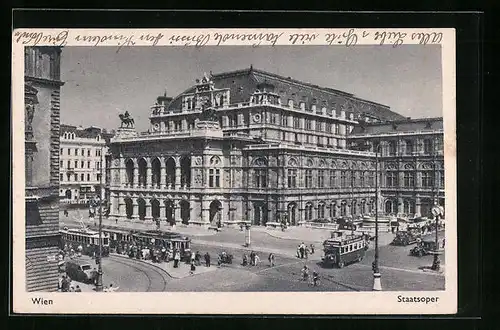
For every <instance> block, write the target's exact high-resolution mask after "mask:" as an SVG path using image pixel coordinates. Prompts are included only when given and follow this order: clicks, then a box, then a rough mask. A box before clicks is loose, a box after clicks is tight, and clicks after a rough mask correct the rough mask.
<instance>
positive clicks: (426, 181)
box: [422, 171, 434, 188]
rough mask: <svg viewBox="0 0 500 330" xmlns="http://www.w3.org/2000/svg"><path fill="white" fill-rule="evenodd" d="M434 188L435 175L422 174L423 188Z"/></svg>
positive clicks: (425, 172) (428, 172)
mask: <svg viewBox="0 0 500 330" xmlns="http://www.w3.org/2000/svg"><path fill="white" fill-rule="evenodd" d="M433 186H434V173H433V172H432V171H424V172H422V187H424V188H431V187H433Z"/></svg>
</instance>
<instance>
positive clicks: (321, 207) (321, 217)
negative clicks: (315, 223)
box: [318, 202, 325, 219]
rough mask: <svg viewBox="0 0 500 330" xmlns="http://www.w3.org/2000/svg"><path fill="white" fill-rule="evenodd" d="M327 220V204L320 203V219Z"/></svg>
mask: <svg viewBox="0 0 500 330" xmlns="http://www.w3.org/2000/svg"><path fill="white" fill-rule="evenodd" d="M324 218H325V203H323V202H320V203H319V204H318V219H324Z"/></svg>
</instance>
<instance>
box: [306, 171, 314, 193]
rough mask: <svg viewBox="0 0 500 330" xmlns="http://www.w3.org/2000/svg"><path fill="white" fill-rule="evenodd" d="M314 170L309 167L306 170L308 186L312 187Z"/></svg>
mask: <svg viewBox="0 0 500 330" xmlns="http://www.w3.org/2000/svg"><path fill="white" fill-rule="evenodd" d="M312 179H313V175H312V170H310V169H308V170H306V188H311V187H312Z"/></svg>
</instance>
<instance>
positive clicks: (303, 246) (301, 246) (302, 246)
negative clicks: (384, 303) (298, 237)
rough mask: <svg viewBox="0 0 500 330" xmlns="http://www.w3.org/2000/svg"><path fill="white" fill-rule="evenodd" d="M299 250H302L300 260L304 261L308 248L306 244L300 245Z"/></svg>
mask: <svg viewBox="0 0 500 330" xmlns="http://www.w3.org/2000/svg"><path fill="white" fill-rule="evenodd" d="M299 250H300V259H304V254H305V253H306V251H305V250H306V246H305V244H304V242H302V243H300V247H299Z"/></svg>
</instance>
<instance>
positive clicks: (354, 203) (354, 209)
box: [351, 199, 358, 216]
mask: <svg viewBox="0 0 500 330" xmlns="http://www.w3.org/2000/svg"><path fill="white" fill-rule="evenodd" d="M357 208H358V202H357V201H356V200H355V199H354V200H352V201H351V215H353V216H354V215H356V214H357V213H358V212H357Z"/></svg>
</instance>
